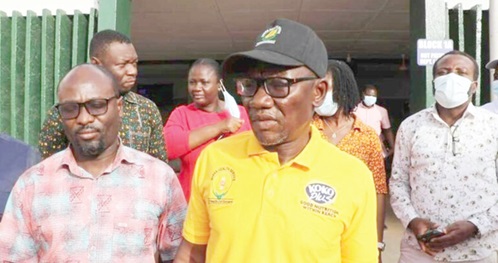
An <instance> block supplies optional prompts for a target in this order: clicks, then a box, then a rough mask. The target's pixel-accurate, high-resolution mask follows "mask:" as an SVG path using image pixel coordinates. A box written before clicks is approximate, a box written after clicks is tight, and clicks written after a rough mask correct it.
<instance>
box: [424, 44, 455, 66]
mask: <svg viewBox="0 0 498 263" xmlns="http://www.w3.org/2000/svg"><path fill="white" fill-rule="evenodd" d="M452 50H453V40H451V39H444V40H433V39H419V40H417V64H418V65H419V66H431V65H434V62H436V60H437V59H438V58H440V57H441V56H442V55H444V54H445V53H447V52H450V51H452Z"/></svg>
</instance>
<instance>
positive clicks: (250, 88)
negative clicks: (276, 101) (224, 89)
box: [235, 77, 318, 98]
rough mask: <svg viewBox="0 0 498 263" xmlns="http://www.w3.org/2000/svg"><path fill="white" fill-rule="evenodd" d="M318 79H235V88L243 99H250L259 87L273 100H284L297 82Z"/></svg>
mask: <svg viewBox="0 0 498 263" xmlns="http://www.w3.org/2000/svg"><path fill="white" fill-rule="evenodd" d="M314 79H318V78H317V77H306V78H294V79H289V78H283V77H271V78H236V79H235V86H236V87H237V93H238V94H239V95H240V96H243V97H252V96H254V94H256V92H257V91H258V89H259V87H261V86H263V87H264V88H265V91H266V94H268V95H270V96H271V97H273V98H285V97H287V96H288V95H289V92H290V87H291V86H292V85H294V84H296V83H298V82H301V81H307V80H314Z"/></svg>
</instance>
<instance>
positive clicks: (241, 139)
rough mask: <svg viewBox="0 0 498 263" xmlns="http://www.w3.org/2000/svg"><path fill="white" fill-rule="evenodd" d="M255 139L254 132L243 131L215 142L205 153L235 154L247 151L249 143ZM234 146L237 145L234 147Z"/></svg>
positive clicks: (207, 147)
mask: <svg viewBox="0 0 498 263" xmlns="http://www.w3.org/2000/svg"><path fill="white" fill-rule="evenodd" d="M253 137H254V134H253V132H252V131H250V130H249V131H243V132H240V133H237V134H234V135H231V136H229V137H226V138H223V139H221V140H218V141H215V142H213V143H211V144H209V145H208V146H206V148H205V149H204V150H203V151H209V152H227V153H234V152H239V151H245V150H246V146H247V143H248V142H249V141H250V140H251V138H253ZM234 145H237V146H236V147H234Z"/></svg>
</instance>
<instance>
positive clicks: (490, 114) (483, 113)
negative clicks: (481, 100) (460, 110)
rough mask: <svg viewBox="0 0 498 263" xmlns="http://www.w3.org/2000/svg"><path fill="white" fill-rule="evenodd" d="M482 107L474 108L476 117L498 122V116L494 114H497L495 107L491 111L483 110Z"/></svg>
mask: <svg viewBox="0 0 498 263" xmlns="http://www.w3.org/2000/svg"><path fill="white" fill-rule="evenodd" d="M484 106H485V105H484ZM484 106H482V107H474V111H475V113H476V116H478V117H480V118H484V119H485V120H490V121H492V122H497V121H498V114H496V112H498V108H497V107H496V106H494V107H493V108H491V109H487V108H484Z"/></svg>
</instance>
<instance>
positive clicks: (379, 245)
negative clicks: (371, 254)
mask: <svg viewBox="0 0 498 263" xmlns="http://www.w3.org/2000/svg"><path fill="white" fill-rule="evenodd" d="M377 248H378V249H379V250H380V251H381V252H382V251H384V249H386V243H384V242H377Z"/></svg>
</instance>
